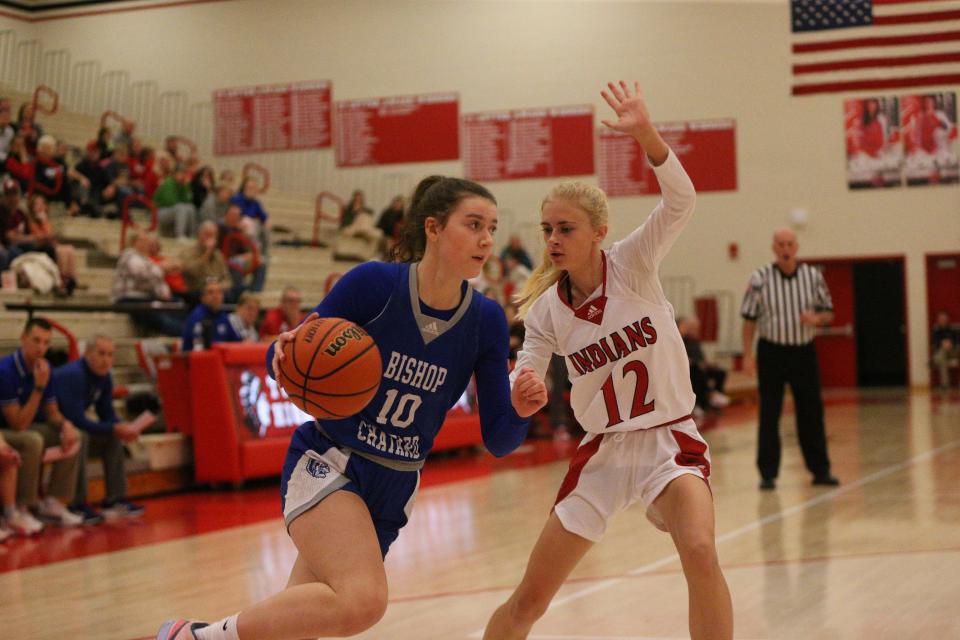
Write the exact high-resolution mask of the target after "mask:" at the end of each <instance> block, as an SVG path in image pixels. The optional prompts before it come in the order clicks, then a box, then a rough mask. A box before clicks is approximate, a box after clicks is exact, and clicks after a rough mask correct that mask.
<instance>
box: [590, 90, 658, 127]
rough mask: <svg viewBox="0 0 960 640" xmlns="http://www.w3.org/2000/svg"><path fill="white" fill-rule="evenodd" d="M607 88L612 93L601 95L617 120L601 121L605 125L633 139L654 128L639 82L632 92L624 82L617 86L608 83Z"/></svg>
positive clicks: (601, 93)
mask: <svg viewBox="0 0 960 640" xmlns="http://www.w3.org/2000/svg"><path fill="white" fill-rule="evenodd" d="M607 87H608V88H609V89H610V91H601V92H600V95H602V96H603V99H604V100H606V101H607V104H608V105H610V108H611V109H613V111H614V112H615V113H616V114H617V119H616V120H601V122H603V124H605V125H606V126H607V127H609V128H611V129H613V130H614V131H619V132H620V133H625V134H627V135H630V136H633V137H637V136H638V135H640V134H641V133H643V131H644V130H645V129H646V128H647V127H650V126H652V124H653V123H652V122H651V121H650V112H649V111H648V110H647V103H646V101H645V100H644V99H643V92H642V91H641V90H640V83H639V82H634V83H633V90H632V91H631V90H630V87H628V86H627V83H626V82H624V81H623V80H621V81H620V82H619V83H616V84H614V83H613V82H608V83H607Z"/></svg>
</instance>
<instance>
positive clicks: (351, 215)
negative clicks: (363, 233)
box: [340, 189, 373, 229]
mask: <svg viewBox="0 0 960 640" xmlns="http://www.w3.org/2000/svg"><path fill="white" fill-rule="evenodd" d="M360 214H364V215H368V216H371V217H373V209H371V208H370V207H368V206H367V202H366V196H365V195H364V193H363V191H361V190H360V189H357V190H356V191H354V192H353V193H352V194H350V201H349V202H347V206H345V207H344V208H343V215H341V216H340V228H341V229H345V228H346V227H349V226H350V225H352V224H353V221H354V220H355V219H356V217H357V216H358V215H360Z"/></svg>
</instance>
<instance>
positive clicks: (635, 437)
mask: <svg viewBox="0 0 960 640" xmlns="http://www.w3.org/2000/svg"><path fill="white" fill-rule="evenodd" d="M685 474H691V475H695V476H698V477H700V478H703V479H704V480H705V481H707V483H708V486H709V477H710V454H709V453H708V451H707V443H706V442H705V441H704V440H703V438H702V437H701V436H700V433H699V432H698V431H697V426H696V424H694V422H693V420H691V419H687V420H683V421H682V422H678V423H676V424H671V425H664V426H661V427H653V428H651V429H639V430H637V431H624V432H619V433H606V434H596V433H588V434H587V435H586V437H584V439H583V441H582V442H581V443H580V446H579V447H578V448H577V452H576V454H574V456H573V459H572V460H571V461H570V469H569V470H568V471H567V475H566V477H565V478H564V479H563V484H562V485H561V486H560V492H559V494H558V495H557V501H556V503H555V504H554V507H553V508H554V511H555V512H556V514H557V517H558V518H560V522H561V523H562V524H563V527H564V528H565V529H566V530H567V531H569V532H571V533H575V534H577V535H578V536H582V537H584V538H586V539H588V540H592V541H594V542H597V541H599V540H600V538H602V537H603V534H604V532H605V531H606V529H607V521H608V520H609V519H610V517H611V516H613V515H614V514H616V513H619V512H620V511H623V510H624V509H626V508H627V507H629V506H631V505H632V504H634V503H635V502H636V501H637V500H642V501H643V504H644V506H645V507H646V509H647V518H648V519H649V520H650V521H651V522H652V523H653V524H654V525H655V526H656V527H657V528H658V529H660V530H661V531H666V530H667V529H666V527H665V526H664V523H663V520H662V519H661V518H660V517H659V515H658V514H657V513H656V509H655V508H654V507H653V502H654V500H656V499H657V497H658V496H659V495H660V494H661V493H662V492H663V490H664V489H665V488H666V487H667V485H668V484H670V482H671V481H672V480H674V479H675V478H678V477H680V476H682V475H685Z"/></svg>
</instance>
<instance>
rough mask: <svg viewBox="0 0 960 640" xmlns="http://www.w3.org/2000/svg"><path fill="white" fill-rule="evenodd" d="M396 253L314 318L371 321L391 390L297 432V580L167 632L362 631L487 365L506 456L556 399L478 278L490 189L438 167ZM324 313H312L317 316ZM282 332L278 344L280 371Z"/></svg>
mask: <svg viewBox="0 0 960 640" xmlns="http://www.w3.org/2000/svg"><path fill="white" fill-rule="evenodd" d="M408 220H409V221H408V223H407V225H406V228H405V230H404V233H403V236H402V237H401V240H400V243H399V244H398V245H397V246H396V247H395V248H394V253H393V257H394V259H395V260H396V262H395V263H391V264H387V263H378V262H369V263H366V264H362V265H359V266H357V267H356V268H354V269H352V270H351V271H350V272H348V273H347V274H346V275H345V276H344V277H343V278H342V279H341V280H340V281H339V282H338V283H337V285H336V286H335V287H334V288H333V290H332V291H331V292H330V294H329V295H328V296H327V297H326V298H324V300H323V302H321V303H320V305H318V306H317V308H316V310H315V313H314V314H313V315H311V318H313V317H317V316H319V317H339V318H346V319H347V320H351V321H353V322H355V323H356V324H358V325H360V326H362V327H363V328H364V329H365V330H366V331H367V332H369V333H370V335H371V336H372V337H373V339H374V340H375V341H376V343H377V346H378V348H379V350H380V354H381V357H382V359H383V377H382V381H381V384H380V389H379V390H378V392H377V395H376V396H375V397H374V398H373V400H372V401H371V402H370V404H369V405H368V406H367V407H366V409H364V410H363V411H361V412H360V413H358V414H357V415H355V416H351V417H350V418H347V419H345V420H316V421H312V422H308V423H306V424H304V425H302V426H301V427H300V428H299V429H297V431H296V433H295V434H294V436H293V439H292V441H291V443H290V450H289V452H288V454H287V459H286V462H285V464H284V469H283V477H282V480H281V495H282V498H283V515H284V521H285V523H286V526H287V530H288V532H289V534H290V537H291V538H292V539H293V542H294V543H295V544H296V546H297V550H298V552H299V554H298V557H297V560H296V562H295V564H294V567H293V570H292V571H291V574H290V579H289V581H288V583H287V587H286V589H284V590H283V591H281V592H280V593H278V594H276V595H274V596H273V597H271V598H268V599H267V600H264V601H262V602H259V603H257V604H254V605H252V606H251V607H249V608H247V609H245V610H243V611H242V612H240V613H238V614H234V615H232V616H229V617H228V618H225V619H223V620H220V621H218V622H215V623H212V624H205V623H200V622H194V621H189V620H173V621H168V622H166V623H164V625H163V627H162V628H161V629H160V632H159V634H158V635H157V639H158V640H241V639H242V640H301V639H302V638H316V637H318V636H321V637H342V636H352V635H356V634H358V633H360V632H362V631H364V630H366V629H368V628H370V627H371V626H373V625H374V624H375V623H376V622H377V621H378V620H380V618H381V617H382V616H383V614H384V611H385V609H386V606H387V579H386V573H385V571H384V566H383V558H384V556H385V555H386V553H387V550H388V549H389V547H390V544H391V543H392V542H393V541H394V540H395V539H396V538H397V535H398V533H399V531H400V529H401V528H402V527H403V526H404V525H405V524H406V523H407V518H408V517H409V516H410V511H411V508H412V505H413V499H414V496H415V494H416V491H417V486H418V485H419V482H420V468H421V467H422V466H423V463H424V460H425V459H426V456H427V453H428V452H429V451H430V448H431V446H432V445H433V441H434V438H435V437H436V435H437V432H438V431H439V429H440V426H441V424H442V423H443V420H444V417H445V416H446V413H447V411H448V410H449V409H450V408H451V407H452V406H453V405H454V403H456V401H457V400H458V399H459V398H460V396H461V394H462V393H463V391H464V389H465V388H466V386H467V383H468V382H469V380H470V378H471V376H473V375H476V379H477V393H478V396H479V403H480V423H481V428H482V432H483V440H484V444H485V445H486V447H487V449H489V450H490V451H491V452H492V453H493V454H494V455H497V456H503V455H506V454H507V453H510V452H511V451H513V450H514V449H515V448H517V446H519V445H520V443H521V442H523V440H524V438H525V437H526V433H527V426H528V423H529V416H531V415H533V413H535V412H536V411H537V410H538V409H540V408H541V407H543V406H544V405H545V404H546V401H547V393H546V387H545V386H544V384H543V380H542V379H541V378H540V377H539V376H538V375H537V374H536V373H535V372H534V371H533V370H532V369H526V370H521V371H519V372H517V373H516V375H517V378H516V382H515V383H514V385H513V387H512V389H511V385H510V381H509V379H508V376H507V351H508V336H507V324H506V319H505V318H504V314H503V311H502V310H501V309H500V307H499V306H498V305H497V304H496V302H494V301H492V300H489V299H487V298H485V297H484V296H481V295H479V294H477V293H476V292H475V291H474V290H473V289H472V288H471V287H470V286H469V285H468V284H467V282H466V280H467V279H469V278H473V277H476V276H477V275H479V274H480V270H481V268H482V267H483V264H484V263H485V262H486V261H487V259H488V258H490V255H491V252H492V249H493V234H494V231H495V230H496V226H497V205H496V200H494V198H493V196H492V195H491V194H490V192H489V191H487V190H486V189H485V188H484V187H482V186H480V185H478V184H476V183H473V182H470V181H467V180H462V179H458V178H444V177H439V176H432V177H429V178H426V179H424V180H423V181H422V182H421V183H420V184H419V185H418V186H417V189H416V191H415V192H414V196H413V199H412V201H411V205H410V216H409V218H408ZM309 319H310V318H308V320H309ZM295 335H296V330H294V331H289V332H286V333H283V334H281V335H280V336H279V337H278V339H277V342H276V343H274V344H273V345H272V346H271V348H270V351H269V352H268V354H267V364H268V369H269V370H270V372H271V375H276V373H275V372H276V371H277V368H278V365H279V363H280V361H281V360H282V359H283V349H282V347H283V345H284V344H286V343H287V342H290V341H292V340H293V338H294V336H295Z"/></svg>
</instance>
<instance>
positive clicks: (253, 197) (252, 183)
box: [230, 177, 269, 231]
mask: <svg viewBox="0 0 960 640" xmlns="http://www.w3.org/2000/svg"><path fill="white" fill-rule="evenodd" d="M258 195H260V185H258V184H257V179H256V178H250V177H248V178H244V180H243V184H242V185H241V186H240V191H238V192H237V193H236V194H234V196H233V197H232V198H230V204H235V205H237V206H238V207H240V213H241V214H242V215H243V217H245V218H250V219H252V220H255V221H256V222H257V225H258V229H257V231H259V230H260V229H261V228H267V227H269V222H268V216H267V211H266V209H264V208H263V205H262V204H260V201H259V200H258V199H257V196H258Z"/></svg>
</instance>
